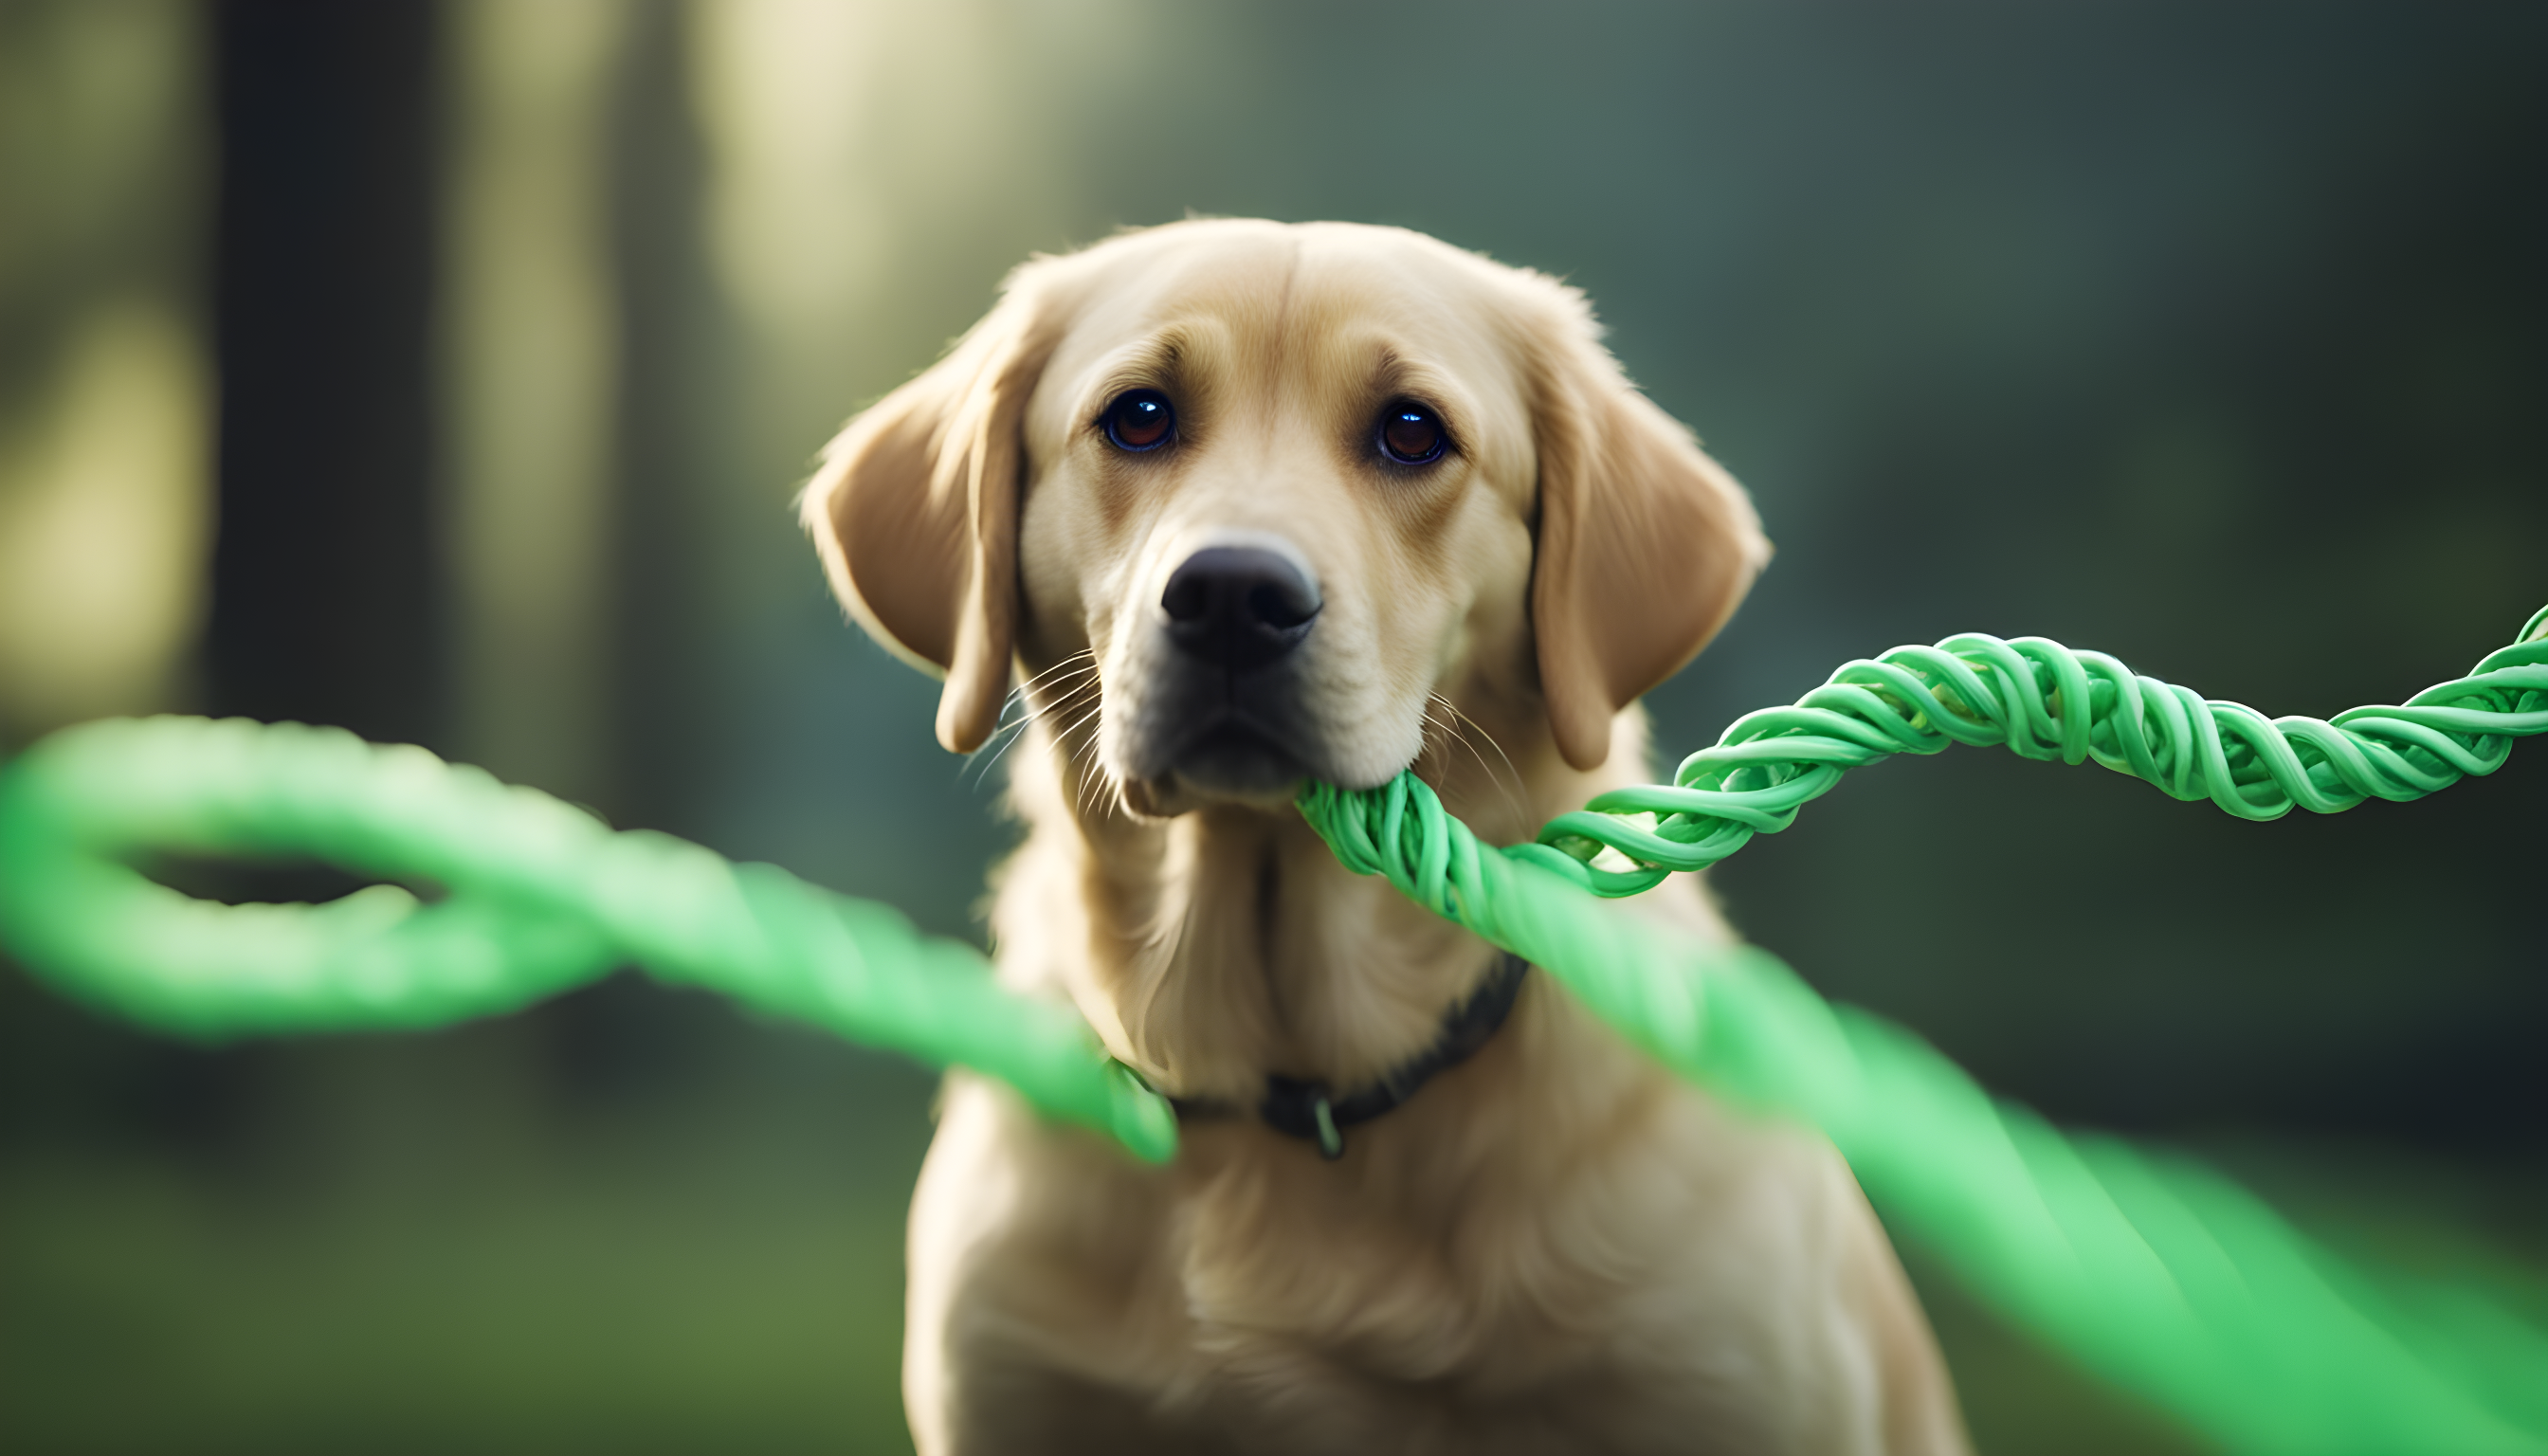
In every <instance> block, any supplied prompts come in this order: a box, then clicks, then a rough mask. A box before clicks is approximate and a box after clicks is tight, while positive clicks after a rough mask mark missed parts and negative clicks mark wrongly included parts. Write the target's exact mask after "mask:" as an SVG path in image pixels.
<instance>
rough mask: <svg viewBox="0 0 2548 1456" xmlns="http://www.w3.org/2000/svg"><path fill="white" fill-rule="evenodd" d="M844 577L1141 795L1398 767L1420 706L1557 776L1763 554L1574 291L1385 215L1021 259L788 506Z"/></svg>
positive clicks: (941, 660)
mask: <svg viewBox="0 0 2548 1456" xmlns="http://www.w3.org/2000/svg"><path fill="white" fill-rule="evenodd" d="M803 511H804V518H805V523H806V526H807V528H808V529H809V530H810V531H811V533H812V534H813V537H814V539H815V542H816V544H817V546H818V548H819V549H820V551H821V553H822V557H823V561H824V564H825V567H826V569H827V570H828V572H829V574H830V577H831V580H832V584H833V586H834V588H835V589H836V590H837V591H838V592H840V594H841V597H842V599H843V600H844V601H845V602H846V603H847V604H848V605H849V607H850V609H851V611H852V612H853V613H854V614H855V615H856V616H857V618H858V619H859V621H860V622H861V623H862V624H863V625H864V626H865V628H866V629H867V630H868V631H869V632H870V633H872V634H874V635H875V637H876V638H877V639H878V640H879V641H881V642H883V643H884V644H885V645H886V646H887V647H889V648H891V649H893V650H894V651H896V652H897V653H898V654H900V655H901V656H903V657H905V658H906V659H908V660H910V661H912V662H913V663H915V664H917V665H919V666H921V667H923V668H926V669H928V670H930V671H933V672H937V673H942V674H944V675H945V678H946V688H945V691H944V693H943V694H942V696H941V698H940V700H939V709H938V737H939V741H940V742H941V743H943V744H944V745H945V746H946V747H947V748H949V749H951V750H954V751H956V752H959V753H961V752H970V751H972V750H973V749H975V748H977V747H979V746H980V745H981V744H982V743H983V742H984V740H985V739H987V738H988V737H989V736H990V734H991V733H992V731H993V729H994V728H995V727H996V726H997V724H998V722H999V719H1000V715H1001V709H1002V706H1003V703H1004V701H1005V699H1006V697H1007V694H1008V691H1009V688H1010V683H1011V681H1012V679H1011V673H1012V660H1013V658H1014V659H1015V660H1017V661H1019V662H1022V663H1023V664H1024V665H1025V667H1026V669H1027V671H1028V672H1029V674H1030V675H1031V676H1030V680H1029V689H1030V699H1031V705H1032V706H1033V707H1034V708H1035V709H1036V710H1038V711H1040V712H1043V713H1046V714H1047V715H1048V716H1049V717H1050V718H1051V719H1053V720H1054V727H1055V730H1056V732H1057V734H1058V737H1059V741H1060V742H1061V743H1062V745H1063V746H1064V748H1065V749H1066V750H1067V751H1068V752H1071V753H1072V754H1074V755H1075V756H1076V758H1077V759H1078V760H1079V761H1080V762H1083V763H1094V764H1095V765H1096V767H1097V769H1098V771H1099V773H1101V774H1103V776H1104V777H1105V778H1107V779H1110V780H1111V781H1112V782H1113V783H1114V784H1115V785H1116V786H1117V787H1118V788H1119V789H1120V791H1121V793H1122V794H1123V797H1124V799H1125V801H1126V802H1127V803H1128V804H1130V805H1131V806H1132V807H1133V808H1135V809H1136V810H1138V811H1141V812H1144V813H1151V814H1168V813H1175V812H1178V811H1180V810H1182V809H1185V808H1188V807H1192V806H1195V805H1198V804H1202V803H1208V802H1214V801H1231V800H1236V801H1242V802H1259V803H1267V802H1279V801H1280V800H1282V799H1283V798H1285V797H1287V796H1288V794H1289V792H1290V790H1291V788H1292V786H1293V785H1294V784H1296V783H1297V782H1298V781H1299V780H1301V779H1302V778H1304V777H1315V778H1320V779H1325V780H1327V781H1330V782H1334V783H1338V784H1343V785H1346V786H1353V787H1365V786H1371V785H1375V784H1379V783H1382V782H1385V781H1387V780H1388V779H1389V778H1390V777H1391V776H1392V775H1394V774H1397V773H1398V772H1399V771H1400V770H1402V769H1404V768H1407V767H1408V766H1409V765H1410V764H1411V763H1412V762H1414V760H1415V759H1416V757H1417V755H1418V754H1419V753H1420V752H1421V750H1422V747H1423V744H1424V737H1425V732H1426V725H1427V720H1428V714H1429V713H1430V712H1431V710H1432V703H1433V702H1434V700H1435V698H1436V697H1437V695H1439V694H1442V693H1443V692H1445V691H1446V689H1450V688H1453V687H1455V686H1456V685H1457V684H1459V683H1463V682H1466V681H1469V680H1471V679H1473V678H1476V677H1479V676H1481V675H1483V676H1484V677H1486V678H1488V679H1496V678H1499V677H1501V678H1503V679H1510V680H1512V682H1513V685H1515V686H1516V687H1517V688H1518V690H1519V691H1520V692H1521V693H1523V694H1535V695H1536V697H1537V698H1538V699H1539V701H1540V702H1541V703H1542V704H1543V712H1542V713H1541V714H1540V715H1539V716H1540V719H1541V721H1542V722H1543V723H1544V726H1545V729H1546V732H1547V733H1548V735H1549V736H1550V740H1551V741H1552V742H1553V744H1554V746H1555V748H1556V749H1557V751H1558V752H1559V753H1560V754H1561V755H1562V756H1563V757H1564V759H1565V760H1566V761H1567V762H1568V763H1569V764H1571V765H1573V766H1574V767H1575V768H1577V769H1579V770H1586V769H1592V768H1594V767H1597V766H1598V765H1599V764H1600V763H1601V762H1602V760H1603V759H1604V758H1605V756H1606V755H1607V754H1608V752H1609V747H1610V741H1611V733H1610V730H1611V719H1612V717H1613V716H1614V715H1615V714H1616V713H1617V712H1618V711H1619V710H1620V709H1621V708H1622V707H1624V706H1626V705H1627V704H1628V703H1630V702H1632V701H1633V700H1634V699H1636V698H1637V697H1638V696H1639V695H1640V694H1642V693H1644V692H1645V691H1646V690H1647V689H1648V688H1650V687H1652V686H1654V685H1655V684H1656V683H1661V682H1662V681H1663V680H1664V679H1665V678H1667V677H1669V676H1671V675H1672V674H1673V673H1674V672H1675V671H1677V670H1678V669H1679V668H1680V667H1681V666H1682V665H1683V663H1685V662H1686V661H1688V660H1689V658H1690V657H1691V656H1692V655H1693V654H1695V653H1696V652H1697V651H1698V650H1699V648H1700V647H1702V646H1704V645H1705V643H1706V642H1707V640H1708V638H1709V637H1710V636H1712V635H1713V634H1714V633H1715V631H1716V629H1717V628H1718V626H1719V625H1721V624H1722V623H1723V622H1724V620H1725V618H1726V617H1727V616H1728V615H1729V614H1730V613H1731V612H1732V611H1733V609H1734V606H1735V603H1736V602H1737V601H1738V600H1739V599H1740V598H1741V596H1742V594H1743V592H1744V591H1745V589H1746V588H1747V587H1748V585H1749V584H1750V582H1751V580H1752V578H1753V576H1754V574H1755V573H1756V572H1758V570H1759V569H1760V567H1761V565H1762V564H1763V562H1764V561H1765V560H1766V559H1767V557H1768V554H1769V547H1768V543H1767V542H1766V541H1765V540H1764V539H1763V537H1762V535H1761V532H1760V527H1759V523H1758V520H1757V518H1756V517H1755V515H1754V513H1753V510H1752V506H1751V503H1750V501H1749V500H1747V499H1746V497H1745V496H1744V494H1743V492H1742V490H1741V489H1740V488H1739V487H1737V486H1736V485H1735V484H1734V482H1733V481H1732V480H1731V479H1730V478H1728V477H1727V476H1726V474H1725V473H1724V472H1723V471H1722V470H1721V469H1719V468H1718V467H1717V465H1716V464H1715V463H1714V462H1713V461H1711V460H1709V459H1708V458H1707V457H1706V456H1705V455H1703V454H1701V453H1700V452H1699V449H1698V447H1697V445H1696V443H1695V442H1694V441H1693V440H1692V439H1691V437H1690V436H1689V434H1688V433H1687V431H1685V430H1683V428H1682V427H1681V426H1680V425H1679V424H1677V423H1676V422H1674V421H1673V420H1672V419H1671V418H1670V417H1669V416H1667V415H1666V414H1664V413H1663V411H1662V410H1660V409H1657V408H1656V407H1655V406H1654V405H1652V404H1651V403H1649V402H1648V401H1647V400H1646V399H1645V398H1644V397H1643V396H1642V395H1640V394H1638V393H1637V392H1636V391H1635V390H1634V389H1633V388H1632V387H1631V386H1630V385H1629V384H1628V383H1627V381H1626V379H1625V378H1624V377H1623V376H1622V375H1621V373H1620V371H1619V368H1618V365H1617V363H1616V362H1615V361H1614V360H1613V359H1612V358H1611V357H1610V355H1609V354H1608V352H1607V351H1606V350H1604V349H1603V348H1602V347H1601V345H1600V343H1599V339H1598V329H1597V326H1596V325H1595V324H1594V322H1593V321H1592V315H1591V312H1590V310H1589V309H1588V308H1587V306H1586V304H1585V302H1584V300H1583V298H1582V296H1581V295H1579V294H1577V293H1576V292H1575V291H1573V290H1571V289H1569V288H1566V287H1564V286H1562V285H1560V284H1558V283H1557V282H1555V281H1554V280H1551V279H1549V278H1547V277H1545V276H1542V275H1539V274H1536V273H1530V272H1525V271H1521V270H1517V269H1513V268H1507V267H1503V266H1501V265H1499V264H1496V263H1492V262H1489V261H1487V260H1486V259H1484V258H1481V257H1478V256H1476V255H1474V254H1471V253H1466V252H1462V251H1459V250H1457V249H1455V248H1452V247H1449V246H1447V245H1445V244H1443V243H1440V242H1437V241H1434V240H1433V239H1431V238H1427V237H1423V236H1421V235H1418V234H1415V233H1410V232H1406V231H1402V230H1399V229H1395V228H1383V227H1357V226H1350V225H1342V224H1311V225H1302V226H1284V225H1278V224H1273V223H1259V222H1242V221H1198V222H1189V223H1181V224H1174V225H1171V226H1168V227H1156V228H1151V229H1148V230H1146V231H1141V232H1134V233H1128V234H1125V235H1122V236H1119V237H1116V238H1114V239H1112V240H1110V241H1108V242H1105V243H1101V244H1099V245H1097V246H1095V247H1092V248H1089V249H1088V250H1086V251H1084V252H1080V253H1076V254H1072V255H1069V256H1064V257H1053V258H1039V259H1037V260H1035V261H1033V262H1030V263H1028V264H1027V265H1025V266H1024V267H1022V268H1020V269H1019V270H1018V271H1017V272H1016V273H1015V274H1014V275H1012V276H1011V278H1010V279H1009V281H1008V284H1007V286H1006V288H1005V290H1004V291H1003V295H1002V298H1001V301H1000V303H999V305H998V307H996V308H995V309H993V310H992V312H991V313H990V314H989V315H988V316H987V317H986V318H983V319H982V321H981V322H980V323H978V324H976V325H975V326H974V327H973V329H972V330H971V331H970V332H968V333H967V334H966V335H965V336H964V337H963V338H962V339H961V340H960V341H959V342H958V343H957V344H956V346H955V348H954V349H953V350H952V351H950V353H949V354H948V356H947V357H946V358H945V359H944V360H943V361H942V362H940V363H939V364H938V365H937V366H936V367H934V368H932V369H930V370H929V371H928V372H926V373H924V374H922V375H921V376H919V377H918V378H917V379H915V380H913V381H912V382H911V383H910V384H907V385H905V386H904V387H903V388H901V389H900V390H897V391H895V392H894V393H893V394H892V395H890V396H888V397H886V398H885V399H884V400H883V401H882V402H880V403H879V404H877V405H876V406H875V407H874V408H872V409H868V410H867V411H866V412H865V413H864V414H861V415H860V416H859V417H858V418H857V419H855V420H853V421H852V422H851V423H850V425H849V427H848V428H847V429H846V430H845V431H844V432H843V433H842V434H841V435H840V437H839V438H838V439H836V440H834V441H833V443H832V445H831V447H830V449H829V450H828V451H827V452H826V454H825V457H824V461H823V465H822V468H821V470H820V471H819V472H818V473H817V475H816V476H815V478H814V480H813V482H812V484H811V485H810V486H809V487H808V488H807V490H806V493H805V496H804V500H803Z"/></svg>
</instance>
